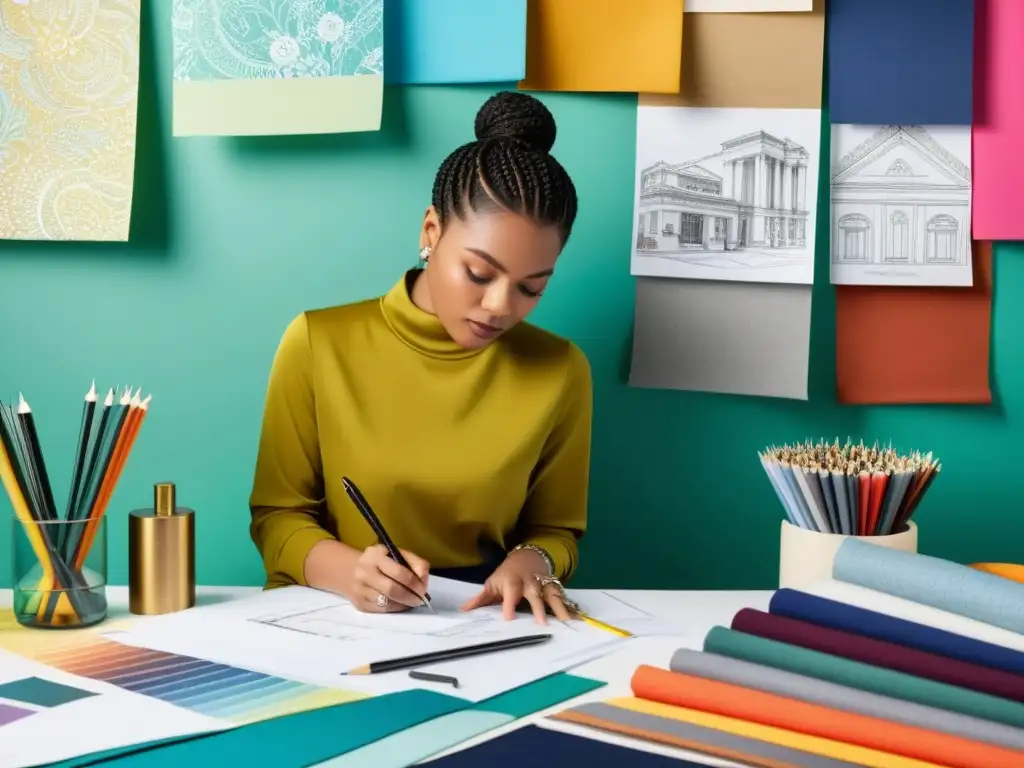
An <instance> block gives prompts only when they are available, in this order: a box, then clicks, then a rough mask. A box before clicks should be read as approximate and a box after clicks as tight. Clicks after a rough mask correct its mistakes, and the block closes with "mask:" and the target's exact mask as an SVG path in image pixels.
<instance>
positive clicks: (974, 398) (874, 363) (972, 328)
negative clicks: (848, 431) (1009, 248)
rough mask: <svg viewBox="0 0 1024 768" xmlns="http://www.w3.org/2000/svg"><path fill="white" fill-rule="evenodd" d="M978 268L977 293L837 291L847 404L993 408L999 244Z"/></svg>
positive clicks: (840, 378)
mask: <svg viewBox="0 0 1024 768" xmlns="http://www.w3.org/2000/svg"><path fill="white" fill-rule="evenodd" d="M972 262H973V264H974V280H973V286H972V287H970V288H918V287H887V286H868V285H837V286H836V289H835V290H836V389H837V394H838V399H839V401H840V402H842V403H850V404H857V405H868V404H895V403H943V404H953V403H969V404H988V403H990V402H992V392H991V389H990V386H989V366H990V362H989V349H990V345H991V326H992V244H991V243H988V242H975V244H974V257H973V259H972ZM894 340H897V341H895V342H894Z"/></svg>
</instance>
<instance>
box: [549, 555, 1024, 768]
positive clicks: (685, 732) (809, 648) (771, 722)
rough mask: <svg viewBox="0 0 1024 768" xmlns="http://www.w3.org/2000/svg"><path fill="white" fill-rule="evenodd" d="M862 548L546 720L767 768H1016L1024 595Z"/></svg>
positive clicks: (949, 565)
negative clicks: (610, 692)
mask: <svg viewBox="0 0 1024 768" xmlns="http://www.w3.org/2000/svg"><path fill="white" fill-rule="evenodd" d="M866 542H867V540H866V539H864V540H862V539H854V538H850V539H846V540H845V541H844V542H843V544H842V545H840V547H839V551H838V553H837V556H836V561H835V565H834V568H833V573H832V578H831V579H828V580H826V581H822V582H819V583H818V584H816V585H813V586H811V587H808V588H806V589H804V590H793V589H785V588H783V589H779V590H777V591H776V592H775V593H774V594H773V595H772V597H771V601H770V604H769V608H768V610H767V611H759V610H753V609H749V608H745V609H743V610H741V611H739V612H738V613H736V614H735V616H734V618H733V620H732V622H731V624H730V625H729V626H728V627H726V626H715V627H713V628H712V629H711V630H710V631H709V632H708V633H707V635H706V636H705V638H704V641H703V645H702V649H701V650H691V649H689V648H683V649H680V650H679V651H677V652H676V653H675V654H674V655H673V657H672V659H671V662H670V664H669V668H668V669H660V668H657V667H654V666H650V665H646V664H644V665H641V666H639V667H638V668H637V669H636V671H635V673H634V675H633V678H632V684H631V687H632V693H633V696H632V697H625V698H617V699H613V700H609V701H605V702H601V703H593V704H583V705H580V706H576V707H573V708H570V709H568V710H566V711H562V712H559V713H557V714H555V715H552V716H551V717H552V718H554V719H555V720H556V721H561V722H568V723H574V724H578V725H581V726H585V727H587V728H591V729H597V730H599V731H605V732H611V733H616V734H621V735H625V736H630V737H633V738H636V739H641V740H645V741H650V742H654V743H658V744H662V745H669V746H675V747H680V748H683V749H687V750H691V751H695V752H699V753H702V754H706V755H710V756H714V757H718V758H723V759H727V760H735V761H738V762H740V763H742V764H744V765H752V766H765V767H766V768H767V766H778V765H787V766H808V767H810V766H825V765H829V766H849V765H857V766H872V767H874V768H900V767H901V766H906V767H907V768H910V766H914V767H915V768H920V767H921V766H947V767H948V768H978V767H979V766H986V768H990V767H991V768H997V767H998V766H1005V767H1006V768H1010V766H1019V765H1021V761H1022V760H1024V585H1022V584H1021V583H1018V582H1015V581H1011V580H1009V579H1004V578H1002V577H1000V576H995V575H993V574H991V573H987V572H984V571H982V570H979V569H976V568H972V567H968V566H964V565H960V564H957V563H953V562H949V561H946V560H942V559H939V558H934V557H930V556H926V555H919V554H912V553H905V552H898V551H892V550H889V549H885V548H883V547H879V546H876V545H874V544H869V543H866ZM623 764H627V763H625V762H624V763H623ZM629 764H631V763H629ZM638 764H641V763H638Z"/></svg>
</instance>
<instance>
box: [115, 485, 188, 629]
mask: <svg viewBox="0 0 1024 768" xmlns="http://www.w3.org/2000/svg"><path fill="white" fill-rule="evenodd" d="M195 520H196V516H195V512H194V511H193V510H191V509H188V508H186V507H179V506H177V502H176V500H175V489H174V484H173V483H157V485H156V486H155V487H154V490H153V507H152V508H149V509H137V510H135V511H133V512H131V513H130V514H129V515H128V609H129V610H130V611H131V612H132V613H135V614H140V615H144V616H154V615H158V614H162V613H174V612H175V611H182V610H185V609H186V608H191V607H192V606H194V605H195V604H196V576H195V573H196V548H195V541H196V538H195V537H196V527H195Z"/></svg>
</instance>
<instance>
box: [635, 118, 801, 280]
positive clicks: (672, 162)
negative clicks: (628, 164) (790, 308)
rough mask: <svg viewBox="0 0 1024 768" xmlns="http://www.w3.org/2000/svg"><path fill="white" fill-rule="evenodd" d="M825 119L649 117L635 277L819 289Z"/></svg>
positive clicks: (640, 148)
mask: <svg viewBox="0 0 1024 768" xmlns="http://www.w3.org/2000/svg"><path fill="white" fill-rule="evenodd" d="M820 135H821V112H820V111H819V110H817V109H710V108H700V107H640V108H639V109H638V110H637V137H636V160H637V162H636V178H635V187H634V195H635V197H634V208H633V257H632V265H631V272H632V274H634V275H642V276H646V277H679V278H697V279H701V280H736V281H745V282H764V283H803V284H808V285H809V284H811V283H813V282H814V223H815V215H816V211H817V199H818V194H817V190H818V158H819V154H820Z"/></svg>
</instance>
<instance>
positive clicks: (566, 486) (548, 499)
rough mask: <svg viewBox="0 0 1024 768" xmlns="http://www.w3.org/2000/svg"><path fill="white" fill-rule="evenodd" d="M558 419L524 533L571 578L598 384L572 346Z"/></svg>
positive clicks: (583, 518)
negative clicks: (593, 380) (594, 396)
mask: <svg viewBox="0 0 1024 768" xmlns="http://www.w3.org/2000/svg"><path fill="white" fill-rule="evenodd" d="M571 350H572V354H571V355H570V357H569V365H568V370H567V372H566V379H565V386H564V389H563V393H562V401H561V403H560V411H559V415H558V418H557V420H556V422H555V424H554V427H553V429H552V430H551V434H550V435H549V437H548V440H547V442H546V443H545V445H544V449H543V452H542V454H541V459H540V462H539V463H538V465H537V467H536V468H535V470H534V473H533V478H532V482H531V486H530V492H529V495H528V496H527V499H526V505H525V506H524V508H523V511H522V515H521V517H520V520H519V525H518V533H519V536H520V539H521V541H522V542H523V543H525V544H534V545H536V546H538V547H540V548H541V549H543V550H544V551H545V552H547V553H548V554H549V555H551V559H552V560H553V561H554V565H555V575H556V576H558V577H559V578H560V579H563V580H567V579H568V578H569V577H570V576H572V574H573V572H574V571H575V570H576V565H577V562H578V560H579V548H578V545H577V541H578V539H579V538H580V537H581V536H582V535H583V533H584V532H585V531H586V528H587V489H588V484H589V480H590V440H591V423H592V419H593V415H592V412H593V400H594V398H593V385H592V383H591V374H590V364H589V363H588V362H587V359H586V357H584V355H583V353H582V352H581V351H580V350H579V348H578V347H576V346H575V345H573V346H571Z"/></svg>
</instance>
